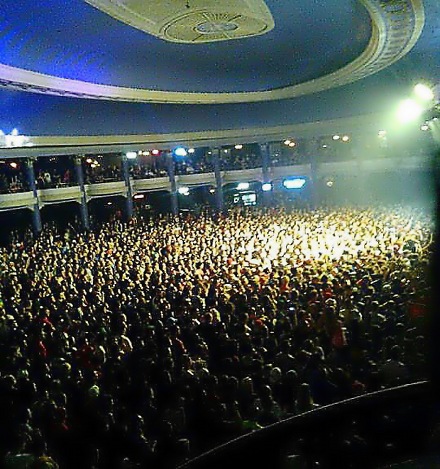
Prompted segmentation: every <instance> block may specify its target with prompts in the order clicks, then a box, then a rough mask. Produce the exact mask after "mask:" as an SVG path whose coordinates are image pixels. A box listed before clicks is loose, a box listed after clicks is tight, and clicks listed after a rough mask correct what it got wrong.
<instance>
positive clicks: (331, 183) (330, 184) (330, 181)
mask: <svg viewBox="0 0 440 469" xmlns="http://www.w3.org/2000/svg"><path fill="white" fill-rule="evenodd" d="M332 186H333V181H332V180H331V179H330V180H329V181H327V187H332Z"/></svg>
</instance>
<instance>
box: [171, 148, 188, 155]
mask: <svg viewBox="0 0 440 469" xmlns="http://www.w3.org/2000/svg"><path fill="white" fill-rule="evenodd" d="M173 153H174V155H175V156H186V155H187V154H188V152H187V151H186V148H183V147H177V148H175V149H174V151H173Z"/></svg>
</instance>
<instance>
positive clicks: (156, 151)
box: [151, 150, 159, 156]
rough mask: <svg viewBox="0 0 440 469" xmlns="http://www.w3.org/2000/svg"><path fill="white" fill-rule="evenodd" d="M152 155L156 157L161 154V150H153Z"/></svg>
mask: <svg viewBox="0 0 440 469" xmlns="http://www.w3.org/2000/svg"><path fill="white" fill-rule="evenodd" d="M151 153H152V154H153V155H155V156H156V155H158V154H159V150H153V151H152V152H151Z"/></svg>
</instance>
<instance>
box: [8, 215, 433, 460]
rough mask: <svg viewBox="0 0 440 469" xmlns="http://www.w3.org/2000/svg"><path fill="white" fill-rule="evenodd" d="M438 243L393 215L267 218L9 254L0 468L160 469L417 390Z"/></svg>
mask: <svg viewBox="0 0 440 469" xmlns="http://www.w3.org/2000/svg"><path fill="white" fill-rule="evenodd" d="M432 232H433V230H432V222H431V220H430V219H429V217H428V216H427V215H424V214H423V213H421V212H420V211H418V210H415V209H404V208H402V207H395V208H393V209H389V208H387V209H353V208H343V209H338V210H330V209H318V210H314V211H307V210H291V211H287V210H284V209H267V210H264V211H262V210H250V211H232V212H231V213H229V214H228V215H222V216H218V217H216V216H208V215H200V216H198V217H193V216H188V217H185V218H183V217H171V216H161V217H154V218H151V219H149V220H144V221H140V220H132V221H131V222H130V223H128V224H125V223H122V222H121V221H113V222H111V223H107V224H103V225H102V226H101V227H99V228H97V229H95V230H93V231H91V232H79V231H78V232H76V230H75V229H74V228H73V227H71V228H70V229H67V230H66V231H65V232H64V233H61V232H59V231H57V230H56V229H55V228H54V227H52V228H46V229H45V230H44V231H43V233H42V234H41V235H40V236H39V237H37V238H36V239H25V240H20V239H18V238H17V239H14V240H12V242H11V244H10V246H9V247H7V248H2V250H1V251H0V267H1V269H0V280H1V302H0V402H2V412H1V415H0V422H1V423H0V433H1V437H0V458H1V461H2V464H3V467H7V468H16V467H45V468H57V467H59V468H62V469H64V468H67V469H70V468H72V469H73V468H78V467H81V468H84V469H85V468H95V469H98V468H129V467H130V468H133V467H154V468H172V467H176V464H177V463H178V462H181V461H183V460H185V459H187V458H189V457H192V456H194V455H196V454H199V453H200V452H202V451H204V450H206V449H208V448H212V447H213V446H215V445H218V444H219V443H222V442H224V441H226V440H229V439H231V438H233V437H235V436H237V435H241V434H243V433H246V432H249V431H252V430H255V429H258V428H261V427H264V426H266V425H269V424H272V423H274V422H277V421H279V420H281V419H284V418H287V417H289V416H293V415H297V414H299V413H302V412H305V411H308V410H311V409H313V408H315V407H317V406H321V405H325V404H328V403H332V402H335V401H338V400H342V399H345V398H349V397H352V396H356V395H360V394H363V393H367V392H370V391H374V390H377V389H380V388H382V387H387V386H392V385H396V384H400V383H405V382H409V381H414V380H418V379H420V378H423V377H424V376H425V373H426V369H425V368H426V355H425V351H424V343H425V337H424V329H423V318H424V313H425V309H426V303H427V300H428V297H429V289H428V283H427V276H426V273H427V267H428V262H429V258H430V251H431V247H432ZM20 464H22V465H20ZM26 464H28V465H26ZM32 464H34V465H32Z"/></svg>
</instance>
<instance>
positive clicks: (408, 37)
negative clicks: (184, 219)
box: [0, 0, 425, 104]
mask: <svg viewBox="0 0 440 469" xmlns="http://www.w3.org/2000/svg"><path fill="white" fill-rule="evenodd" d="M359 1H360V2H361V3H362V4H363V5H364V7H365V8H366V9H367V11H368V13H369V15H370V18H371V22H372V35H371V38H370V41H369V44H368V46H367V48H366V49H365V51H364V52H363V53H362V54H361V55H360V56H359V57H358V58H357V59H355V60H354V61H352V62H350V63H349V64H348V65H346V66H344V67H342V68H341V69H339V70H337V71H336V72H333V73H330V74H328V75H324V76H322V77H319V78H316V79H313V80H309V81H306V82H303V83H299V84H297V85H292V86H286V87H282V88H276V89H269V90H267V91H253V92H239V93H193V92H179V91H157V90H149V89H138V88H126V87H118V86H111V85H100V84H96V83H91V82H85V81H79V80H70V79H66V78H59V77H55V76H51V75H45V74H41V73H37V72H32V71H29V70H24V69H20V68H16V67H11V66H8V65H5V64H0V86H3V87H6V88H10V89H14V90H21V91H29V92H34V93H45V94H52V95H59V96H71V97H75V98H89V99H103V100H111V101H125V102H136V103H142V102H145V103H146V102H151V103H175V104H227V103H248V102H256V101H272V100H278V99H288V98H295V97H298V96H303V95H307V94H311V93H316V92H319V91H324V90H327V89H331V88H334V87H337V86H342V85H346V84H348V83H352V82H354V81H357V80H360V79H361V78H365V77H367V76H369V75H372V74H374V73H377V72H379V71H380V70H382V69H384V68H386V67H388V66H390V65H391V64H392V63H394V62H396V61H397V60H399V59H400V58H402V57H403V56H404V55H406V54H407V53H408V52H409V51H410V50H411V49H412V48H413V47H414V45H415V44H416V42H417V40H418V38H419V36H420V34H421V32H422V30H423V26H424V22H425V13H424V7H423V0H359Z"/></svg>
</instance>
